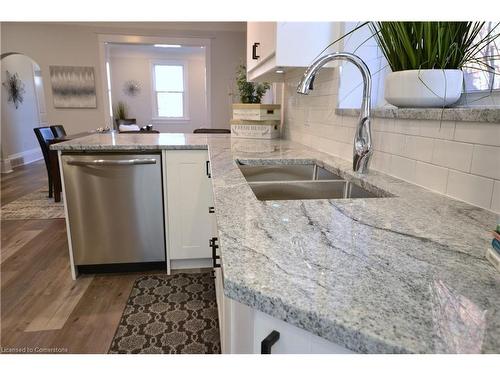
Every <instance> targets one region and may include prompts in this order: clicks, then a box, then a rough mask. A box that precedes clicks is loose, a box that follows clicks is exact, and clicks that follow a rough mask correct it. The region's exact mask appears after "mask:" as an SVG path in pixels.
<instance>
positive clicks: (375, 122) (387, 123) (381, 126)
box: [371, 118, 396, 133]
mask: <svg viewBox="0 0 500 375" xmlns="http://www.w3.org/2000/svg"><path fill="white" fill-rule="evenodd" d="M395 123H396V120H394V119H390V118H374V119H372V122H371V125H372V129H373V130H374V131H379V132H390V133H393V132H394V126H395Z"/></svg>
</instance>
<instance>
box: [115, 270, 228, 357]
mask: <svg viewBox="0 0 500 375" xmlns="http://www.w3.org/2000/svg"><path fill="white" fill-rule="evenodd" d="M109 353H113V354H116V353H128V354H130V353H164V354H181V353H188V354H214V353H220V337H219V323H218V318H217V302H216V299H215V285H214V279H213V276H212V274H211V272H204V273H179V274H175V275H170V276H168V275H147V276H141V277H139V278H138V279H137V280H136V281H135V284H134V286H133V288H132V292H131V293H130V297H129V299H128V301H127V305H126V306H125V310H124V311H123V315H122V318H121V320H120V324H119V325H118V328H117V330H116V333H115V336H114V338H113V341H112V343H111V347H110V349H109Z"/></svg>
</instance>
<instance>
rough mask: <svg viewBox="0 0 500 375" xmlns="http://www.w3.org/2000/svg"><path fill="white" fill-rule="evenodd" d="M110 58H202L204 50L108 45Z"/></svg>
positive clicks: (199, 48)
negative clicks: (144, 56) (145, 56)
mask: <svg viewBox="0 0 500 375" xmlns="http://www.w3.org/2000/svg"><path fill="white" fill-rule="evenodd" d="M108 46H109V47H108V48H109V54H110V56H111V57H118V56H121V57H123V56H136V55H137V56H139V55H140V56H143V55H148V56H158V57H167V58H172V57H190V58H204V56H205V49H204V48H201V47H181V48H160V47H155V46H154V45H151V44H116V43H112V44H111V43H110V44H108Z"/></svg>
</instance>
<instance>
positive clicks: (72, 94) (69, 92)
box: [50, 66, 97, 108]
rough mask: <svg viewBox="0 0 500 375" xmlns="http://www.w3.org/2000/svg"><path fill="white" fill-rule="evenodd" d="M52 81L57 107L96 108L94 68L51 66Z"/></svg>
mask: <svg viewBox="0 0 500 375" xmlns="http://www.w3.org/2000/svg"><path fill="white" fill-rule="evenodd" d="M50 82H51V84H52V97H53V99H54V107H55V108H96V107H97V99H96V91H95V78H94V68H93V67H88V66H51V67H50Z"/></svg>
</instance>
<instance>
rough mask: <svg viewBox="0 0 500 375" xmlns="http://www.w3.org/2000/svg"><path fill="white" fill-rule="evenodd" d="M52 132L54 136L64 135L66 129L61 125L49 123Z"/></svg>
mask: <svg viewBox="0 0 500 375" xmlns="http://www.w3.org/2000/svg"><path fill="white" fill-rule="evenodd" d="M50 129H51V130H52V133H54V137H55V138H59V137H64V136H65V135H66V130H64V126H62V125H50Z"/></svg>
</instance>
